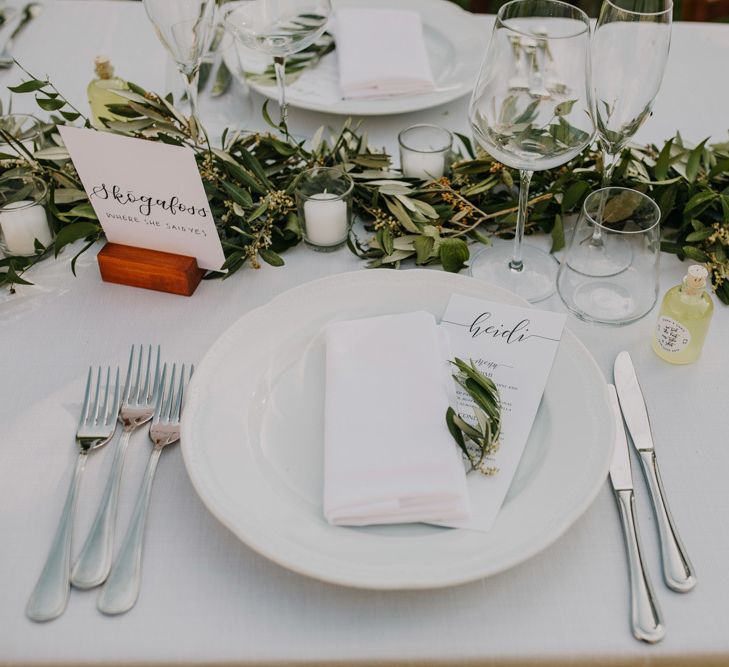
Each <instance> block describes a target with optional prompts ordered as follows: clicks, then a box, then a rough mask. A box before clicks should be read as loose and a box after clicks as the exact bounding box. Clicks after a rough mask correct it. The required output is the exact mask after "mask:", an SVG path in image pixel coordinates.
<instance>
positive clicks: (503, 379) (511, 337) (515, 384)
mask: <svg viewBox="0 0 729 667" xmlns="http://www.w3.org/2000/svg"><path fill="white" fill-rule="evenodd" d="M565 320H566V316H565V315H562V314H559V313H551V312H547V311H543V310H536V309H533V308H519V307H517V306H510V305H506V304H503V303H493V302H491V301H483V300H481V299H474V298H472V297H466V296H460V295H457V294H456V295H453V296H452V297H451V300H450V301H449V303H448V307H447V308H446V311H445V314H444V315H443V318H442V319H441V326H442V327H444V328H445V330H446V331H447V332H448V334H449V338H450V343H451V352H452V354H453V356H454V357H458V358H459V359H462V360H463V361H465V362H466V363H469V362H471V361H473V363H474V364H475V365H476V367H477V368H478V369H479V370H480V371H481V372H482V373H484V374H485V375H487V376H488V377H490V378H491V379H492V380H493V381H494V382H495V383H496V386H497V387H498V388H499V393H500V396H501V411H502V418H501V420H502V431H501V437H500V447H499V449H498V451H497V452H496V453H495V454H494V455H493V456H490V457H488V459H487V465H488V466H490V467H496V468H498V472H497V473H496V474H495V475H493V476H485V475H483V474H481V473H479V472H475V471H474V472H471V473H470V474H469V475H468V478H467V481H468V491H469V495H470V499H471V509H472V516H471V518H469V519H465V520H463V521H457V522H453V523H448V524H445V525H449V526H454V527H458V528H470V529H473V530H481V531H488V530H489V529H490V528H491V527H492V526H493V523H494V521H495V520H496V516H497V515H498V513H499V510H500V509H501V505H502V503H503V502H504V497H505V496H506V493H507V491H508V490H509V486H510V485H511V481H512V479H513V477H514V474H515V473H516V469H517V466H518V465H519V460H520V459H521V455H522V453H523V451H524V447H525V445H526V442H527V438H528V437H529V432H530V431H531V429H532V424H533V423H534V418H535V416H536V414H537V409H538V408H539V402H540V401H541V399H542V393H543V392H544V388H545V386H546V384H547V378H548V377H549V372H550V370H551V368H552V364H553V362H554V357H555V354H556V353H557V348H558V347H559V341H560V339H561V336H562V330H563V329H564V323H565ZM454 370H455V369H454ZM456 401H457V403H456V405H454V406H453V407H454V409H456V410H457V412H458V413H459V415H460V416H461V417H462V418H463V419H464V420H466V421H468V422H470V423H474V422H475V419H474V416H473V410H472V407H473V402H472V400H471V398H470V396H469V395H468V394H467V393H466V392H465V390H463V389H462V388H461V387H460V386H458V388H457V390H456Z"/></svg>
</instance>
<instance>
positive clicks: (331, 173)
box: [296, 167, 354, 252]
mask: <svg viewBox="0 0 729 667" xmlns="http://www.w3.org/2000/svg"><path fill="white" fill-rule="evenodd" d="M353 189H354V181H353V180H352V179H351V177H350V176H349V175H347V174H346V173H345V172H344V171H342V170H341V169H338V168H332V167H314V168H313V169H309V170H307V171H304V172H302V173H301V174H300V175H299V177H298V179H297V181H296V205H297V207H298V211H299V222H300V223H301V229H302V231H303V233H304V243H306V245H308V246H309V247H310V248H312V249H313V250H319V251H321V252H330V251H331V250H336V249H337V248H340V247H341V246H343V245H344V243H345V242H346V241H347V236H348V235H349V228H350V224H351V220H352V190H353Z"/></svg>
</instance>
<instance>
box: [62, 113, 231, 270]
mask: <svg viewBox="0 0 729 667" xmlns="http://www.w3.org/2000/svg"><path fill="white" fill-rule="evenodd" d="M58 129H59V130H60V132H61V136H62V137H63V142H64V144H65V145H66V148H67V149H68V152H69V153H70V154H71V159H72V160H73V164H74V167H76V171H77V172H78V175H79V177H80V178H81V181H82V183H83V186H84V189H85V190H86V194H87V195H88V196H89V202H90V203H91V205H92V206H93V207H94V211H95V212H96V215H97V216H98V218H99V222H100V223H101V226H102V227H103V228H104V233H105V234H106V238H107V239H108V240H109V241H111V242H112V243H121V244H122V245H129V246H135V247H138V248H149V249H150V250H161V251H163V252H170V253H173V254H176V255H185V256H188V257H195V258H196V259H197V263H198V266H199V267H200V268H202V269H209V270H211V271H218V270H219V269H220V268H221V267H222V265H223V262H224V261H225V256H224V254H223V246H222V245H221V243H220V238H219V237H218V232H217V230H216V229H215V221H214V220H213V214H212V212H211V211H210V205H209V204H208V199H207V196H206V195H205V189H204V187H203V183H202V179H201V178H200V172H199V171H198V169H197V163H196V162H195V154H194V153H193V151H192V150H191V149H190V148H186V147H183V146H170V145H168V144H163V143H161V142H156V141H147V140H145V139H134V138H132V137H122V136H119V135H116V134H112V133H110V132H99V131H97V130H87V129H82V128H78V127H66V126H63V125H62V126H60V127H59V128H58Z"/></svg>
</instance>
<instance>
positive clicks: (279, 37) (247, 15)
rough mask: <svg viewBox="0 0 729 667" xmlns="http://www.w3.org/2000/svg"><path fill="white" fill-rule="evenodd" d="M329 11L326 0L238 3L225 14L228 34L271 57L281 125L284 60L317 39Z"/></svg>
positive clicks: (284, 115)
mask: <svg viewBox="0 0 729 667" xmlns="http://www.w3.org/2000/svg"><path fill="white" fill-rule="evenodd" d="M331 11H332V5H331V2H330V0H240V2H238V3H236V6H235V7H234V8H232V9H231V10H230V11H228V12H226V14H225V21H226V24H227V26H228V28H229V29H230V30H231V32H232V33H233V34H234V35H235V36H236V37H237V38H238V39H239V40H240V41H241V43H242V44H243V45H244V46H247V47H248V48H250V49H253V50H254V51H259V52H262V53H265V54H266V55H269V56H273V63H274V68H275V70H276V82H277V84H278V102H279V107H280V114H281V124H282V125H285V124H286V118H287V114H288V108H287V105H286V77H285V73H286V57H287V56H290V55H293V54H294V53H298V52H299V51H301V50H303V49H305V48H306V47H307V46H310V45H311V44H313V43H314V42H315V41H316V40H317V39H319V37H321V35H322V33H323V32H324V29H325V28H326V25H327V21H328V20H329V15H330V14H331Z"/></svg>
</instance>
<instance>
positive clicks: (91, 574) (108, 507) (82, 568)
mask: <svg viewBox="0 0 729 667" xmlns="http://www.w3.org/2000/svg"><path fill="white" fill-rule="evenodd" d="M131 435H132V431H131V429H130V430H126V429H125V430H124V432H123V433H122V436H121V438H120V439H119V442H118V443H117V446H116V449H115V450H114V459H113V460H112V463H111V470H110V471H109V477H108V479H107V480H106V487H105V488H104V495H103V496H102V498H101V504H100V505H99V509H98V510H97V512H96V518H95V519H94V522H93V524H92V525H91V530H90V531H89V534H88V536H87V537H86V542H85V543H84V546H83V549H82V550H81V553H80V554H79V557H78V558H77V559H76V563H75V564H74V566H73V570H72V571H71V583H72V584H73V585H74V586H76V588H93V587H94V586H99V585H100V584H103V583H104V581H105V580H106V578H107V577H108V576H109V570H110V569H111V555H112V550H113V548H114V526H115V524H116V508H117V501H118V500H119V487H120V485H121V475H122V469H123V468H124V454H125V452H126V449H127V445H128V444H129V439H130V438H131Z"/></svg>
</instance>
